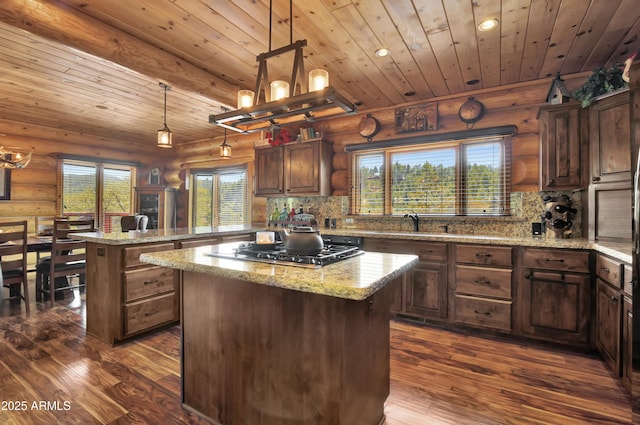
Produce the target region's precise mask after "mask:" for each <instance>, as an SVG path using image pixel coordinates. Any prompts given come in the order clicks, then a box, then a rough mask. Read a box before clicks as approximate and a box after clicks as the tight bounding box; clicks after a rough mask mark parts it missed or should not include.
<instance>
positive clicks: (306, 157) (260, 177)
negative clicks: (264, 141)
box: [255, 139, 333, 196]
mask: <svg viewBox="0 0 640 425" xmlns="http://www.w3.org/2000/svg"><path fill="white" fill-rule="evenodd" d="M332 161H333V147H332V145H331V143H329V142H327V141H324V140H321V139H317V140H309V141H305V142H300V143H289V144H285V145H282V146H275V147H271V146H268V147H260V148H257V149H256V156H255V173H256V183H255V187H256V196H306V195H321V196H329V195H331V164H332Z"/></svg>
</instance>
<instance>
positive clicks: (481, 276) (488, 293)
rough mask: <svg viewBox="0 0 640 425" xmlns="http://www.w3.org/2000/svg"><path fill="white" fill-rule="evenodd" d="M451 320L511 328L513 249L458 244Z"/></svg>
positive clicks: (495, 327)
mask: <svg viewBox="0 0 640 425" xmlns="http://www.w3.org/2000/svg"><path fill="white" fill-rule="evenodd" d="M453 249H454V250H455V255H454V258H455V267H454V269H455V276H454V279H453V281H452V288H453V292H454V299H453V306H452V307H453V312H454V313H453V320H454V322H455V323H458V324H462V325H468V326H474V327H482V328H489V329H494V330H499V331H508V332H511V330H512V301H513V299H512V290H511V288H512V268H513V259H512V248H511V247H505V246H485V245H465V244H457V245H456V246H455V247H454V248H453Z"/></svg>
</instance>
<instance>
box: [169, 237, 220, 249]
mask: <svg viewBox="0 0 640 425" xmlns="http://www.w3.org/2000/svg"><path fill="white" fill-rule="evenodd" d="M220 242H221V239H220V238H207V239H195V240H188V241H179V242H178V243H177V246H178V248H197V247H199V246H205V245H217V244H219V243H220Z"/></svg>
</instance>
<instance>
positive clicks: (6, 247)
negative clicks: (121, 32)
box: [0, 220, 29, 314]
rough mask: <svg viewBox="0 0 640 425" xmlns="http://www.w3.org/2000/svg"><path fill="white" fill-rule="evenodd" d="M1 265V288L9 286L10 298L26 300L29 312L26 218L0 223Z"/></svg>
mask: <svg viewBox="0 0 640 425" xmlns="http://www.w3.org/2000/svg"><path fill="white" fill-rule="evenodd" d="M0 267H2V272H1V273H0V278H1V279H0V280H1V281H2V285H1V286H0V289H2V288H9V298H8V299H16V298H19V299H22V300H24V302H25V310H26V312H27V314H28V313H29V287H28V286H29V282H28V280H27V221H26V220H25V221H13V222H5V223H0ZM21 288H22V289H21Z"/></svg>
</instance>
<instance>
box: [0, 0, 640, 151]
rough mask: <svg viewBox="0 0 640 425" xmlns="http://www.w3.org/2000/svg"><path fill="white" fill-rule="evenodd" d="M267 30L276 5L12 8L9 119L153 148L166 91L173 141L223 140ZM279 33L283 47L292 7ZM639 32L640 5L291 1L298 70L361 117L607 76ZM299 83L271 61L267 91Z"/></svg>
mask: <svg viewBox="0 0 640 425" xmlns="http://www.w3.org/2000/svg"><path fill="white" fill-rule="evenodd" d="M269 16H270V13H269V0H126V1H107V0H65V1H53V0H51V1H47V0H31V1H24V0H3V2H2V3H1V4H0V55H2V58H3V59H2V61H0V75H2V78H0V119H6V120H11V121H19V122H24V123H34V124H39V125H44V126H49V127H56V128H60V129H65V130H73V131H78V132H82V133H86V134H94V135H97V136H100V137H110V138H117V139H122V140H127V141H130V142H131V143H139V144H143V145H149V146H153V145H154V144H155V137H156V136H155V132H156V130H158V129H159V128H161V127H162V120H163V92H162V89H161V88H160V87H159V85H158V83H159V82H160V81H163V82H166V83H167V84H169V85H170V86H172V90H171V91H169V92H168V94H167V123H168V125H169V127H170V128H171V129H172V131H173V132H174V143H176V144H180V143H185V142H189V141H193V140H201V139H206V138H210V137H212V136H216V135H220V134H221V133H222V131H221V130H220V129H219V128H216V127H214V126H212V125H210V124H208V115H209V114H212V113H213V114H215V113H219V112H221V105H228V106H230V107H233V108H234V109H235V96H236V90H237V89H240V88H249V89H253V86H254V84H255V78H256V74H257V63H256V56H257V55H258V54H260V53H262V52H266V51H267V50H268V49H269V45H268V40H269ZM485 18H496V19H498V21H499V26H498V28H497V29H496V30H493V31H489V32H480V31H479V30H478V29H477V24H478V23H479V22H480V21H481V20H483V19H485ZM272 26H273V27H272V32H271V35H272V47H273V49H275V48H278V47H281V46H284V45H287V44H289V42H290V29H291V21H290V19H289V2H288V1H287V0H273V20H272ZM639 34H640V9H639V8H638V7H637V0H607V1H604V0H484V1H482V0H481V1H477V0H476V1H472V0H359V1H358V0H293V37H292V38H293V41H295V40H298V39H306V40H308V47H306V48H305V68H306V69H307V71H308V70H311V69H313V68H324V69H327V70H328V71H329V72H330V80H331V85H332V86H334V87H336V88H337V90H338V91H339V92H341V93H342V94H343V95H345V96H346V97H347V98H349V99H350V100H352V101H354V102H356V103H358V104H359V105H360V111H366V110H370V109H375V108H381V107H389V106H392V105H395V104H399V103H404V102H412V101H421V100H428V99H431V98H433V97H438V96H446V95H450V94H460V93H464V92H468V91H475V90H478V89H483V88H491V87H497V86H503V85H509V84H513V83H518V82H523V81H531V80H537V79H544V78H550V77H553V76H555V75H556V74H557V73H560V74H562V75H565V74H573V73H578V72H583V71H591V70H593V69H594V68H595V67H597V66H602V65H605V66H610V65H611V64H613V63H615V62H622V61H624V59H625V58H626V57H628V56H629V55H630V54H631V53H632V52H635V51H637V50H638V49H639V48H640V40H639ZM380 47H386V48H388V49H390V50H391V55H390V56H388V57H386V58H378V57H376V55H375V50H376V49H378V48H380ZM290 69H291V59H290V58H288V57H283V58H282V60H281V61H274V60H271V61H269V73H270V77H271V78H272V79H275V78H276V77H277V78H282V79H285V80H288V79H289V77H290V75H289V74H290V72H291V71H290ZM473 82H476V83H475V84H473ZM1 132H2V130H1V128H0V133H1Z"/></svg>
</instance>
